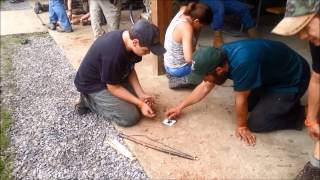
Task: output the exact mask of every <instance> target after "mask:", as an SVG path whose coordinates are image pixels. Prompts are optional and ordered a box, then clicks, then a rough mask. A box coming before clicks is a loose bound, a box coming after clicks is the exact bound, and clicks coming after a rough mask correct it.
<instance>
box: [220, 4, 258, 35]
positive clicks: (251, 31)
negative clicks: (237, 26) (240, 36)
mask: <svg viewBox="0 0 320 180" xmlns="http://www.w3.org/2000/svg"><path fill="white" fill-rule="evenodd" d="M224 8H225V11H226V13H230V14H234V15H236V16H239V17H240V18H241V23H242V24H243V26H244V28H246V29H248V35H249V37H252V38H253V37H256V36H257V32H256V29H255V22H254V20H253V19H252V16H251V14H250V10H249V8H248V6H247V5H246V4H244V3H242V2H239V1H237V0H228V1H224Z"/></svg>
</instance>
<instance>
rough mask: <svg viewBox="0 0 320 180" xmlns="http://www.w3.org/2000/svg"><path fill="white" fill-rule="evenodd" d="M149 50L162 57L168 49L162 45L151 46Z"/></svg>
mask: <svg viewBox="0 0 320 180" xmlns="http://www.w3.org/2000/svg"><path fill="white" fill-rule="evenodd" d="M149 49H150V51H151V52H152V53H153V54H155V55H157V56H160V55H162V54H164V53H165V52H166V49H165V48H164V47H163V46H162V44H160V43H158V44H155V45H152V46H150V47H149Z"/></svg>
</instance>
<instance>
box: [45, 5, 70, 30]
mask: <svg viewBox="0 0 320 180" xmlns="http://www.w3.org/2000/svg"><path fill="white" fill-rule="evenodd" d="M58 21H59V22H60V26H61V27H62V29H64V30H69V29H71V24H70V21H69V18H68V16H67V13H66V10H65V9H64V4H63V0H49V23H50V24H53V23H57V22H58Z"/></svg>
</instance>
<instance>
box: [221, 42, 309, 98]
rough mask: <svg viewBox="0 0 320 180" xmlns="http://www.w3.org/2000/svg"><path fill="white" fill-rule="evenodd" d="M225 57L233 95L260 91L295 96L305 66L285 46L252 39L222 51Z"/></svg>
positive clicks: (295, 54) (226, 46)
mask: <svg viewBox="0 0 320 180" xmlns="http://www.w3.org/2000/svg"><path fill="white" fill-rule="evenodd" d="M222 49H223V50H224V51H225V53H226V54H227V57H228V61H229V66H230V78H231V79H233V80H234V87H235V90H236V91H244V90H252V89H255V88H260V87H262V88H264V89H266V90H269V91H273V92H297V91H298V87H299V84H300V83H303V82H304V81H305V80H306V79H304V78H305V77H306V76H305V73H307V70H306V69H307V68H308V65H307V63H306V61H305V59H304V58H303V57H301V56H300V55H299V54H298V53H296V52H295V51H294V50H292V49H290V48H289V47H288V46H287V45H285V44H283V43H281V42H277V41H271V40H263V39H252V40H242V41H237V42H234V43H230V44H226V45H224V46H223V47H222Z"/></svg>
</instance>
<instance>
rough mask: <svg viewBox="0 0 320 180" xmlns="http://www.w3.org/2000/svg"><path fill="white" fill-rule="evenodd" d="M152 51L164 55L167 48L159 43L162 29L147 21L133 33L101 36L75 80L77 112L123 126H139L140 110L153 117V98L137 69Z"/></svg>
mask: <svg viewBox="0 0 320 180" xmlns="http://www.w3.org/2000/svg"><path fill="white" fill-rule="evenodd" d="M150 51H151V52H152V53H153V54H155V55H162V54H163V53H164V52H165V49H164V48H163V46H162V45H161V44H160V41H159V29H158V28H157V27H156V26H155V25H153V24H150V23H149V22H148V21H145V20H140V21H138V22H136V23H135V24H134V25H133V26H132V28H131V29H130V30H126V31H123V30H118V31H112V32H109V33H107V34H105V35H103V36H101V37H99V38H98V39H97V40H96V41H95V42H94V43H93V44H92V46H91V47H90V49H89V51H88V52H87V54H86V56H85V57H84V59H83V61H82V63H81V65H80V67H79V70H78V72H77V75H76V78H75V81H74V83H75V86H76V88H77V90H78V91H79V92H80V102H79V103H78V104H77V105H76V109H77V111H78V113H79V114H80V115H81V114H85V113H86V112H88V111H89V110H91V111H93V112H96V113H98V114H101V115H103V116H104V117H106V118H108V119H110V120H112V121H114V122H116V123H117V124H118V125H120V126H132V125H134V124H136V123H137V122H138V120H139V118H140V112H139V110H140V111H141V112H142V114H143V115H144V116H146V117H149V118H152V117H154V116H155V112H154V111H153V109H152V105H153V103H154V99H153V97H152V96H150V95H148V94H146V93H145V92H144V91H143V89H142V87H141V85H140V83H139V80H138V77H137V74H136V71H135V69H134V65H135V63H138V62H140V61H141V59H142V57H141V56H143V55H146V54H149V53H150ZM137 107H138V108H137Z"/></svg>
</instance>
